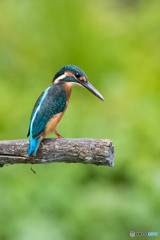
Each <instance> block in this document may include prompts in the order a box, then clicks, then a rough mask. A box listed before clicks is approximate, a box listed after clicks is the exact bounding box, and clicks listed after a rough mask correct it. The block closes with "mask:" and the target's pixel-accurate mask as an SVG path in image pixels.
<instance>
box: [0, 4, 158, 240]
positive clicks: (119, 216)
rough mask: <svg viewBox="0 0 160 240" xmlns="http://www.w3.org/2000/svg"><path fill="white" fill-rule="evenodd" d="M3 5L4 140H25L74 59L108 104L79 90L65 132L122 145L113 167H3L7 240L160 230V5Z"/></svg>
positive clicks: (92, 238)
mask: <svg viewBox="0 0 160 240" xmlns="http://www.w3.org/2000/svg"><path fill="white" fill-rule="evenodd" d="M0 5H1V14H0V32H1V34H0V96H1V98H0V140H4V139H5V140H7V139H22V138H26V134H27V131H28V125H29V119H30V115H31V111H32V108H33V105H34V103H35V101H36V99H37V97H38V96H39V95H40V94H41V92H42V91H43V90H44V89H46V88H47V87H48V86H49V85H50V84H51V81H52V78H53V76H54V74H55V73H56V72H57V71H58V70H59V68H60V67H62V66H64V65H66V64H74V65H78V66H79V67H81V68H82V69H83V70H84V71H85V72H86V74H87V75H88V78H89V80H90V82H91V83H92V84H93V85H94V86H95V87H96V88H97V89H98V90H99V91H100V92H101V93H102V95H103V96H104V97H105V99H106V102H105V103H103V102H102V101H100V100H99V99H98V98H96V97H95V96H94V95H92V94H91V93H90V92H87V91H86V90H85V89H83V88H79V87H75V88H74V89H73V91H72V96H71V99H70V104H69V107H68V109H67V111H66V113H65V115H64V117H63V119H62V121H61V122H60V125H59V133H60V134H62V135H63V136H65V137H69V138H83V137H89V138H109V139H111V140H112V141H113V144H114V145H115V161H114V162H115V167H114V168H108V167H97V166H92V165H81V164H65V163H64V164H50V165H36V166H33V168H34V170H35V171H36V172H37V174H36V175H34V174H33V173H32V172H31V171H30V167H31V166H30V165H24V166H23V165H14V166H8V167H4V168H2V169H0V239H1V240H32V239H38V240H44V239H46V240H53V239H56V240H66V239H69V240H72V239H74V240H75V239H77V240H83V239H84V240H86V239H88V240H97V239H101V240H106V239H110V240H117V239H130V236H129V233H130V231H137V232H149V231H152V232H153V231H155V232H159V235H160V164H159V160H160V127H159V123H160V111H159V108H160V67H159V64H160V15H159V9H160V2H159V1H156V0H152V1H147V0H141V1H140V0H134V1H133V0H132V1H131V0H113V1H109V0H88V1H85V0H81V1H73V0H67V1H65V0H64V1H62V0H55V1H49V0H45V1H39V0H34V1H32V0H28V1H25V0H22V1H18V0H14V1H11V0H1V4H0ZM50 137H54V136H50ZM135 239H136V237H135ZM137 239H138V238H137ZM141 239H144V238H143V237H141ZM152 239H153V238H152Z"/></svg>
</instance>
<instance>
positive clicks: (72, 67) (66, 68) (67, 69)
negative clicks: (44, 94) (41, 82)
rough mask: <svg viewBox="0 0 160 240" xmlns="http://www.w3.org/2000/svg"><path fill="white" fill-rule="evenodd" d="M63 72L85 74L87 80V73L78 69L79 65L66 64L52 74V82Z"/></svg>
mask: <svg viewBox="0 0 160 240" xmlns="http://www.w3.org/2000/svg"><path fill="white" fill-rule="evenodd" d="M65 72H71V73H73V74H74V75H75V74H76V73H78V74H79V75H80V76H85V78H86V79H87V80H88V78H87V75H86V74H85V73H84V72H83V71H82V69H80V68H79V67H77V66H75V65H66V66H64V67H62V68H61V69H60V70H59V71H58V72H57V73H56V74H55V76H54V78H53V80H52V83H53V82H54V81H55V80H56V79H57V78H58V77H60V76H62V75H63V74H64V73H65Z"/></svg>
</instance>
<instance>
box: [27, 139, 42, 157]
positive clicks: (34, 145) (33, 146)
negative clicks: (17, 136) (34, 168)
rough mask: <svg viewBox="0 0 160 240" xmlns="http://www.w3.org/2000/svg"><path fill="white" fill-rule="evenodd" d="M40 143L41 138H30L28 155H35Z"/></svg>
mask: <svg viewBox="0 0 160 240" xmlns="http://www.w3.org/2000/svg"><path fill="white" fill-rule="evenodd" d="M39 143H40V138H33V137H31V138H30V143H29V148H28V155H35V154H36V152H37V149H38V146H39Z"/></svg>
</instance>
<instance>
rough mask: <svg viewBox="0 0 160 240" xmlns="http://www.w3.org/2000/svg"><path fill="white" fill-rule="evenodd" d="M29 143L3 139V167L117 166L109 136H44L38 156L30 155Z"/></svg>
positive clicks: (0, 144)
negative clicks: (58, 137)
mask: <svg viewBox="0 0 160 240" xmlns="http://www.w3.org/2000/svg"><path fill="white" fill-rule="evenodd" d="M28 144H29V140H27V139H22V140H9V141H0V167H3V166H4V165H5V164H19V163H23V164H26V163H30V164H44V163H54V162H65V163H84V164H95V165H104V166H109V167H113V166H114V163H113V159H114V146H113V145H112V142H111V141H110V140H107V139H88V138H83V139H82V138H81V139H69V138H62V139H51V138H48V139H44V140H43V141H42V143H41V144H40V147H39V149H38V151H37V154H36V156H35V157H29V156H28V155H27V149H28Z"/></svg>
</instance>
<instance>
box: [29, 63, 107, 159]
mask: <svg viewBox="0 0 160 240" xmlns="http://www.w3.org/2000/svg"><path fill="white" fill-rule="evenodd" d="M74 85H80V86H83V87H85V88H86V89H88V90H89V91H90V92H92V93H93V94H94V95H95V96H97V97H98V98H100V99H101V100H103V101H104V98H103V97H102V95H101V94H100V93H99V92H98V91H97V90H96V89H95V88H94V87H93V86H92V85H91V84H90V83H89V81H88V78H87V76H86V74H85V73H84V72H83V71H82V70H81V69H80V68H79V67H77V66H75V65H66V66H64V67H62V68H61V69H60V70H59V71H58V72H57V73H56V74H55V76H54V78H53V80H52V85H51V86H50V87H48V88H47V89H46V90H45V91H44V92H43V93H42V94H41V96H40V97H39V98H38V100H37V102H36V103H35V105H34V108H33V111H32V114H31V120H30V127H29V131H28V134H27V137H28V136H29V135H30V144H29V148H28V155H35V154H36V151H37V149H38V146H39V144H40V142H41V141H42V140H43V138H45V137H46V136H47V135H48V134H50V133H53V132H54V133H55V134H56V135H57V137H58V138H61V137H62V136H61V135H60V134H58V133H57V126H58V123H59V121H60V119H61V118H62V116H63V114H64V112H65V110H66V108H67V105H68V102H69V98H70V94H71V88H72V86H74ZM55 115H56V116H55Z"/></svg>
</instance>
